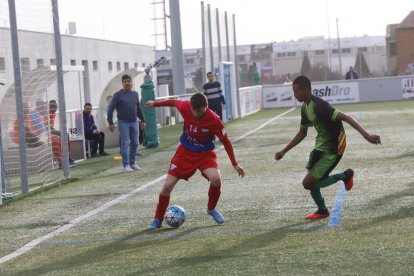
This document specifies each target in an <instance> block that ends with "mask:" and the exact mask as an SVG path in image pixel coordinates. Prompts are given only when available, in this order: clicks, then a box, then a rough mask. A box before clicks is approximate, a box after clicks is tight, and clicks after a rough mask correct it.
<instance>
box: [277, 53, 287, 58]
mask: <svg viewBox="0 0 414 276" xmlns="http://www.w3.org/2000/svg"><path fill="white" fill-rule="evenodd" d="M277 57H278V58H282V57H286V53H277Z"/></svg>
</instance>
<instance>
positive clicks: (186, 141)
mask: <svg viewBox="0 0 414 276" xmlns="http://www.w3.org/2000/svg"><path fill="white" fill-rule="evenodd" d="M154 106H175V107H176V108H177V110H178V112H180V114H181V116H182V117H183V119H184V130H183V134H182V135H181V137H180V142H181V144H182V145H183V146H184V147H185V148H186V149H188V150H190V151H192V152H206V151H210V150H214V148H215V142H214V141H215V136H217V137H218V138H219V139H220V141H221V142H222V143H223V145H224V148H225V150H226V152H227V154H228V156H229V158H230V160H231V163H232V165H233V166H235V165H237V162H236V158H235V156H234V152H233V146H232V144H231V142H230V140H229V138H228V136H227V132H226V129H225V128H224V125H223V123H222V122H221V120H220V117H219V116H218V115H217V114H216V113H215V112H213V111H212V110H210V109H208V108H207V110H206V113H205V114H204V115H203V116H202V117H200V118H197V117H195V116H194V114H193V112H192V110H191V105H190V101H188V100H186V101H183V100H162V101H156V102H154Z"/></svg>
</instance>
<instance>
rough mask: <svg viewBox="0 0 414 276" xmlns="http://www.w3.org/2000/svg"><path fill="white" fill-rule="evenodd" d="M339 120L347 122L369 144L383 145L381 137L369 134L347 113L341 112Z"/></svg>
mask: <svg viewBox="0 0 414 276" xmlns="http://www.w3.org/2000/svg"><path fill="white" fill-rule="evenodd" d="M337 119H339V120H341V121H345V122H347V123H348V124H349V125H350V126H352V127H353V128H355V129H356V130H357V131H358V132H359V133H360V134H361V135H362V137H364V138H365V139H366V140H367V141H368V142H370V143H372V144H381V138H380V136H379V135H375V134H369V133H368V132H367V131H366V130H365V129H364V128H363V127H362V126H361V125H360V124H359V123H358V122H357V121H355V119H354V118H352V117H351V116H349V115H348V114H346V113H342V112H339V113H338V116H337Z"/></svg>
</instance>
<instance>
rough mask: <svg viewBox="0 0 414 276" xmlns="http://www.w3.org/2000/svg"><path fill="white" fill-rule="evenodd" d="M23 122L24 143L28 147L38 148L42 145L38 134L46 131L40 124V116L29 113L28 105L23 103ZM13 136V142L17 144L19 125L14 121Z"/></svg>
mask: <svg viewBox="0 0 414 276" xmlns="http://www.w3.org/2000/svg"><path fill="white" fill-rule="evenodd" d="M23 120H24V130H25V141H26V144H27V146H28V147H39V146H41V145H43V144H44V142H42V141H41V140H40V137H39V136H40V134H42V133H44V132H45V131H46V128H45V127H44V125H43V123H42V122H41V115H40V114H39V113H38V112H36V111H30V105H29V104H28V103H23ZM13 129H14V135H13V142H15V143H16V144H19V125H18V121H17V119H16V121H14V126H13Z"/></svg>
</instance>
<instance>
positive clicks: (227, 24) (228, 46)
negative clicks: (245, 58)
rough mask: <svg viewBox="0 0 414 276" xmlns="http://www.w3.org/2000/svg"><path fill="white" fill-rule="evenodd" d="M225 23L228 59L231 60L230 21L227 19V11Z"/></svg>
mask: <svg viewBox="0 0 414 276" xmlns="http://www.w3.org/2000/svg"><path fill="white" fill-rule="evenodd" d="M224 24H225V26H226V54H227V58H226V60H227V61H230V60H231V57H230V41H229V22H228V20H227V11H225V12H224Z"/></svg>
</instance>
